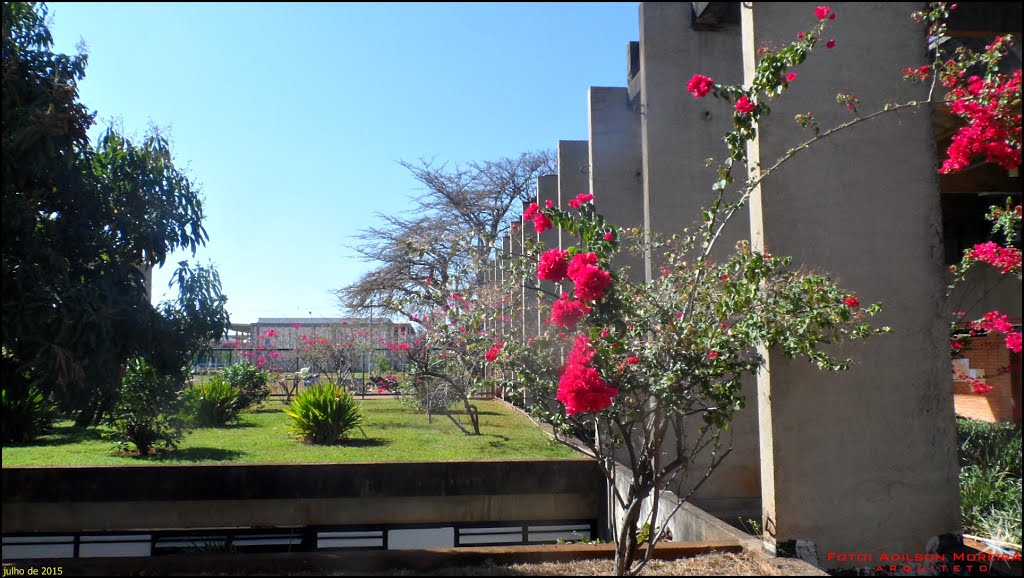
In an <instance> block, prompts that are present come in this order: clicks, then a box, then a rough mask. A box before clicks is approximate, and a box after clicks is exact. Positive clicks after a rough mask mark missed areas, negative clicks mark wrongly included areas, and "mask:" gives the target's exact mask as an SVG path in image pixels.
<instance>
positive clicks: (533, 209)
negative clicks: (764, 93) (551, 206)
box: [523, 203, 540, 222]
mask: <svg viewBox="0 0 1024 578" xmlns="http://www.w3.org/2000/svg"><path fill="white" fill-rule="evenodd" d="M539 210H540V207H539V206H538V205H537V203H530V205H529V206H528V207H526V210H525V211H523V222H526V221H532V220H533V216H534V215H536V214H537V211H539Z"/></svg>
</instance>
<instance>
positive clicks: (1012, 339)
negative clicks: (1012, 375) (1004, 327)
mask: <svg viewBox="0 0 1024 578" xmlns="http://www.w3.org/2000/svg"><path fill="white" fill-rule="evenodd" d="M1006 348H1007V349H1009V350H1010V351H1012V352H1014V353H1020V351H1021V343H1020V331H1015V332H1013V333H1007V334H1006Z"/></svg>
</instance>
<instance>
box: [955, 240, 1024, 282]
mask: <svg viewBox="0 0 1024 578" xmlns="http://www.w3.org/2000/svg"><path fill="white" fill-rule="evenodd" d="M967 256H968V257H969V258H971V259H976V260H978V261H981V262H983V263H988V264H989V265H992V266H993V267H995V268H996V269H999V270H1000V272H1001V273H1003V274H1006V273H1009V272H1010V271H1013V270H1014V269H1020V266H1021V252H1020V249H1018V248H1016V247H1003V246H1001V245H998V244H996V243H993V242H992V241H988V242H987V243H978V244H977V245H975V246H974V247H972V248H971V249H968V250H967Z"/></svg>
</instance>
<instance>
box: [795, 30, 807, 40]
mask: <svg viewBox="0 0 1024 578" xmlns="http://www.w3.org/2000/svg"><path fill="white" fill-rule="evenodd" d="M806 37H807V35H806V34H804V33H803V32H798V33H797V35H796V38H797V40H803V39H804V38H806Z"/></svg>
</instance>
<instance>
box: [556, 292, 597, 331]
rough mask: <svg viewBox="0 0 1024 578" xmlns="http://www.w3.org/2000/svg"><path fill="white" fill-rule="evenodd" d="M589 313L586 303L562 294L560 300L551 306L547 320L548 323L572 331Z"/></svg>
mask: <svg viewBox="0 0 1024 578" xmlns="http://www.w3.org/2000/svg"><path fill="white" fill-rule="evenodd" d="M590 311H591V309H590V307H589V306H587V304H586V303H584V302H582V301H576V300H574V299H569V295H568V294H567V293H562V298H561V299H559V300H557V301H555V302H554V303H553V304H552V305H551V317H550V318H549V319H548V323H551V324H552V325H555V326H556V327H561V328H563V329H572V328H574V327H576V324H577V323H579V322H580V319H583V317H584V316H585V315H586V314H587V313H590Z"/></svg>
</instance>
